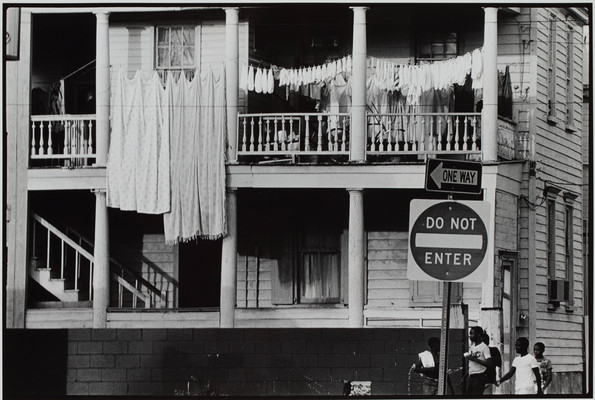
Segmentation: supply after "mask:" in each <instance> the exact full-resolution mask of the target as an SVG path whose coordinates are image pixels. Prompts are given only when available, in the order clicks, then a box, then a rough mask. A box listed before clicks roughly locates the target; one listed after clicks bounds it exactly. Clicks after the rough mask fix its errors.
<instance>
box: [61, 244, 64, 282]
mask: <svg viewBox="0 0 595 400" xmlns="http://www.w3.org/2000/svg"><path fill="white" fill-rule="evenodd" d="M60 276H64V240H60Z"/></svg>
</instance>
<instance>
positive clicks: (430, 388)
mask: <svg viewBox="0 0 595 400" xmlns="http://www.w3.org/2000/svg"><path fill="white" fill-rule="evenodd" d="M428 348H429V350H426V351H423V352H421V353H419V354H418V359H417V362H416V363H415V372H417V373H418V374H421V375H422V376H423V378H424V382H423V394H424V395H430V396H433V395H436V393H438V362H439V361H440V339H439V338H437V337H435V336H432V337H431V338H430V339H428Z"/></svg>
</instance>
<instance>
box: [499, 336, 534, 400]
mask: <svg viewBox="0 0 595 400" xmlns="http://www.w3.org/2000/svg"><path fill="white" fill-rule="evenodd" d="M514 348H515V350H516V352H517V353H518V354H519V355H518V356H516V357H515V359H514V360H513V361H512V366H511V367H510V371H508V372H507V373H506V375H504V376H503V377H502V379H500V380H499V381H496V385H497V386H499V385H500V384H501V383H502V382H505V381H507V380H508V379H510V378H512V376H513V375H514V374H515V373H516V379H515V382H514V389H515V394H538V395H541V394H543V392H542V390H541V375H540V373H539V364H537V360H535V357H533V355H532V354H529V351H528V349H529V340H527V338H524V337H520V338H518V339H517V341H516V342H515V344H514Z"/></svg>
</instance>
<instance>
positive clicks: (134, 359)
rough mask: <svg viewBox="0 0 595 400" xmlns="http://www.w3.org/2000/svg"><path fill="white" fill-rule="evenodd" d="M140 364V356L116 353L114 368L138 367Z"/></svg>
mask: <svg viewBox="0 0 595 400" xmlns="http://www.w3.org/2000/svg"><path fill="white" fill-rule="evenodd" d="M139 366H140V356H139V355H136V354H133V355H130V354H121V355H116V368H138V367H139Z"/></svg>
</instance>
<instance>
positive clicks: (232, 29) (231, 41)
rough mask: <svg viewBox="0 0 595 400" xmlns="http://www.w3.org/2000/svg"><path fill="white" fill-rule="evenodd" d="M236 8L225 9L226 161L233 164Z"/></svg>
mask: <svg viewBox="0 0 595 400" xmlns="http://www.w3.org/2000/svg"><path fill="white" fill-rule="evenodd" d="M238 14H239V9H238V8H226V9H225V75H226V89H225V95H226V100H227V161H228V162H235V161H236V154H237V142H238V140H237V134H238V128H237V127H238V119H237V115H238V97H239V84H238V81H239V75H240V72H239V70H240V58H239V46H238V42H239V38H238V32H239V29H238Z"/></svg>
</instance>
